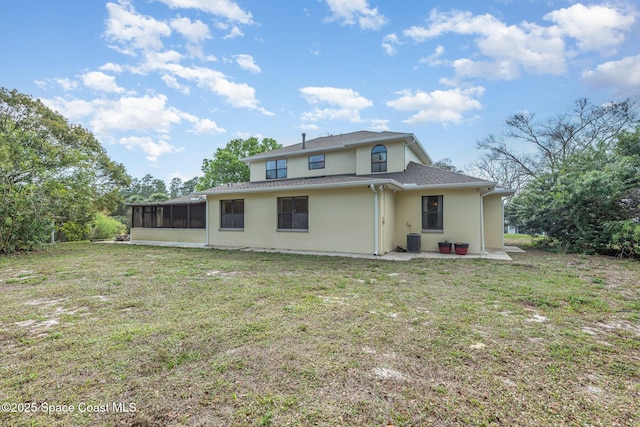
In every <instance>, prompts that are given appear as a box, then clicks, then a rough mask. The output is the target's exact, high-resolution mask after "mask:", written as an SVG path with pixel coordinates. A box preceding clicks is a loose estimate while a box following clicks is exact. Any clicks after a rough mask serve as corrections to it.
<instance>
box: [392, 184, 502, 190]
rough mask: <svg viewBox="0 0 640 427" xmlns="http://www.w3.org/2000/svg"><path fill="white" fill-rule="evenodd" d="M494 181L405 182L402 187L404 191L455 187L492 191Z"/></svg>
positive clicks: (452, 188)
mask: <svg viewBox="0 0 640 427" xmlns="http://www.w3.org/2000/svg"><path fill="white" fill-rule="evenodd" d="M495 185H496V184H495V183H494V182H486V183H478V182H464V183H456V184H429V185H418V184H411V183H407V184H404V185H402V189H403V190H405V191H412V190H440V189H442V190H455V189H456V188H461V189H468V188H477V189H478V190H482V189H486V190H484V192H489V191H493V189H494V188H495Z"/></svg>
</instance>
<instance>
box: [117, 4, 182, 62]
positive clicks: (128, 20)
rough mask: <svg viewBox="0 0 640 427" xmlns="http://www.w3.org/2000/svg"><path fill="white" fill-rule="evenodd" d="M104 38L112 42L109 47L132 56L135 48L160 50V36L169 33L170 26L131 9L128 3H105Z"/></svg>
mask: <svg viewBox="0 0 640 427" xmlns="http://www.w3.org/2000/svg"><path fill="white" fill-rule="evenodd" d="M107 11H108V13H109V17H108V18H107V29H106V30H105V33H104V34H105V37H106V39H107V40H108V41H109V42H111V43H114V44H112V45H111V46H110V47H112V48H114V49H116V50H117V51H119V52H121V53H124V54H126V55H131V56H134V55H135V54H136V51H137V50H160V49H162V47H163V43H162V37H168V36H170V35H171V27H170V26H169V25H168V24H167V23H165V22H162V21H158V20H156V19H154V18H152V17H148V16H143V15H141V14H139V13H137V12H136V11H135V10H133V7H132V6H131V5H130V4H129V3H121V4H115V3H107Z"/></svg>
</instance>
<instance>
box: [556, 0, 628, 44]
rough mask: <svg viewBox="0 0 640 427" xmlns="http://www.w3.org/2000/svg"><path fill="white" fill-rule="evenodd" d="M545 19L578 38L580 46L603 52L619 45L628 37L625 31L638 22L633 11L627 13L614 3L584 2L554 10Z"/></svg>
mask: <svg viewBox="0 0 640 427" xmlns="http://www.w3.org/2000/svg"><path fill="white" fill-rule="evenodd" d="M544 19H546V20H547V21H550V22H553V23H555V24H557V26H558V27H559V28H560V29H561V31H562V32H563V33H564V34H566V35H568V36H570V37H573V38H575V39H577V40H578V47H580V49H582V50H594V51H599V52H602V53H610V52H608V51H610V50H611V49H612V48H614V47H616V46H618V45H620V44H621V43H622V42H623V41H624V39H625V36H624V32H625V31H629V30H630V29H631V27H632V26H633V23H634V22H635V17H634V16H633V15H630V14H626V15H625V14H624V13H623V12H621V11H620V10H618V9H615V8H613V7H610V6H605V5H590V6H585V5H583V4H582V3H577V4H574V5H573V6H571V7H568V8H565V9H558V10H554V11H553V12H550V13H548V14H546V15H545V16H544Z"/></svg>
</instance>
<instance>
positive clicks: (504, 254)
mask: <svg viewBox="0 0 640 427" xmlns="http://www.w3.org/2000/svg"><path fill="white" fill-rule="evenodd" d="M114 243H125V244H127V243H128V244H133V245H150V246H172V247H183V248H202V249H220V250H236V251H246V252H268V253H282V254H297V255H317V256H339V257H346V258H361V259H382V260H388V261H410V260H412V259H417V258H424V259H426V258H439V259H451V260H454V259H455V260H462V259H491V260H497V261H511V260H512V259H511V257H510V256H509V254H508V252H513V253H524V251H523V250H522V249H520V248H518V247H516V246H507V247H505V250H503V251H501V250H494V249H491V250H488V251H487V252H486V253H484V254H467V255H456V254H441V253H439V252H420V253H413V252H389V253H386V254H384V255H380V256H376V255H373V254H371V255H368V254H354V253H344V252H320V251H295V250H288V249H267V248H247V247H240V246H237V247H234V246H215V245H213V246H203V245H201V244H194V243H173V242H150V241H144V242H143V241H134V242H114Z"/></svg>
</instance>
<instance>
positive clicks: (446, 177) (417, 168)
mask: <svg viewBox="0 0 640 427" xmlns="http://www.w3.org/2000/svg"><path fill="white" fill-rule="evenodd" d="M366 176H375V177H376V178H379V179H385V178H387V179H393V180H395V181H398V182H399V183H401V184H416V185H447V184H473V183H478V184H484V183H486V184H490V185H495V183H494V182H491V181H487V180H485V179H480V178H476V177H473V176H469V175H464V174H461V173H457V172H451V171H448V170H445V169H440V168H437V167H434V166H427V165H421V164H418V163H415V162H409V164H408V165H407V169H406V170H405V171H404V172H390V173H377V174H375V175H366Z"/></svg>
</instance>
